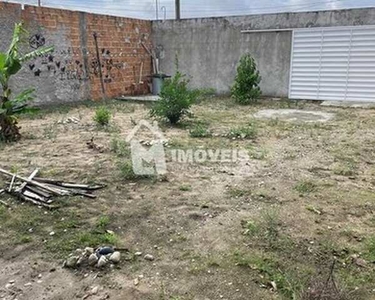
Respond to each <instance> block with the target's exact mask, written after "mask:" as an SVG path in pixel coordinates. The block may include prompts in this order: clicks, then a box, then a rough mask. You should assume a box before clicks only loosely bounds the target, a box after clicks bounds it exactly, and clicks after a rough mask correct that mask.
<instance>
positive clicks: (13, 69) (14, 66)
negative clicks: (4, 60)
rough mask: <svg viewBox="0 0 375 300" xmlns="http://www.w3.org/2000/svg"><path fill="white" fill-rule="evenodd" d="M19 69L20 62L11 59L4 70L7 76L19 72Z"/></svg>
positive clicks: (20, 66)
mask: <svg viewBox="0 0 375 300" xmlns="http://www.w3.org/2000/svg"><path fill="white" fill-rule="evenodd" d="M21 68H22V65H21V62H20V61H19V60H18V59H12V60H11V61H10V63H9V65H8V66H7V69H6V70H7V73H8V76H9V75H14V74H17V72H18V71H19V70H21Z"/></svg>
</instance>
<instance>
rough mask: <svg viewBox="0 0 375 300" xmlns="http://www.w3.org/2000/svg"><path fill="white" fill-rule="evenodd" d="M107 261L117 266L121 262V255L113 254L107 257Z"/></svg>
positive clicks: (118, 253)
mask: <svg viewBox="0 0 375 300" xmlns="http://www.w3.org/2000/svg"><path fill="white" fill-rule="evenodd" d="M109 260H110V261H111V262H113V263H115V264H118V263H119V262H120V260H121V253H120V252H118V251H115V252H113V253H112V254H111V256H110V257H109Z"/></svg>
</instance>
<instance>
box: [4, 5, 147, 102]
mask: <svg viewBox="0 0 375 300" xmlns="http://www.w3.org/2000/svg"><path fill="white" fill-rule="evenodd" d="M21 21H22V22H24V25H25V28H26V30H27V31H28V33H29V36H28V37H27V44H26V45H24V46H23V47H24V49H23V50H24V51H29V50H33V49H37V48H38V47H41V46H49V45H53V46H55V51H54V52H53V53H51V54H48V55H45V56H43V57H38V58H36V59H34V60H32V61H29V62H27V63H26V64H25V65H24V67H23V69H22V70H21V72H20V73H19V74H17V75H16V77H15V78H14V79H13V80H12V82H11V84H12V86H13V87H14V88H15V91H20V90H22V89H25V88H28V87H35V88H36V89H37V92H36V95H37V98H36V100H35V102H34V103H35V104H42V105H50V104H55V103H67V102H76V101H81V100H86V99H93V100H99V99H102V97H103V92H102V83H101V79H100V66H101V69H102V74H103V82H104V91H105V96H106V97H107V98H113V97H117V96H121V95H131V94H135V93H137V94H144V93H147V92H148V91H149V87H148V85H147V84H143V85H140V86H135V85H134V84H135V83H138V82H139V81H144V82H146V81H147V76H149V75H151V58H150V56H149V55H148V53H147V52H146V50H145V49H144V48H143V46H142V44H141V43H142V42H143V43H144V44H145V45H146V46H147V47H151V22H150V21H145V20H137V19H129V18H122V17H112V16H106V15H96V14H89V13H83V12H77V11H68V10H61V9H52V8H46V7H34V6H25V7H24V9H22V7H21V5H18V4H10V3H4V2H1V3H0V29H1V32H2V34H1V35H0V50H1V51H5V50H6V49H7V47H8V45H9V43H10V39H11V36H12V32H13V28H14V24H15V23H16V22H21ZM94 33H96V34H97V37H98V38H97V40H98V49H99V51H98V52H99V60H100V66H99V61H98V57H97V51H96V45H95V40H94V36H93V34H94ZM141 65H142V66H143V72H142V80H140V79H139V77H140V69H141Z"/></svg>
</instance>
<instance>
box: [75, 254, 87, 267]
mask: <svg viewBox="0 0 375 300" xmlns="http://www.w3.org/2000/svg"><path fill="white" fill-rule="evenodd" d="M87 261H88V259H87V256H84V255H83V256H80V257H79V259H78V261H77V266H81V265H84V264H85V263H86V262H87Z"/></svg>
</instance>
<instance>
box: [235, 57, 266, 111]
mask: <svg viewBox="0 0 375 300" xmlns="http://www.w3.org/2000/svg"><path fill="white" fill-rule="evenodd" d="M261 79H262V78H261V76H260V75H259V71H258V70H257V66H256V63H255V60H254V58H252V57H251V55H250V54H245V55H243V56H242V57H241V59H240V62H239V65H238V67H237V75H236V78H235V82H234V85H233V86H232V89H231V92H232V97H233V98H234V99H235V100H236V102H238V103H239V104H243V105H245V104H251V103H255V102H256V101H257V99H258V98H259V96H260V95H261V93H262V92H261V90H260V88H259V83H260V81H261Z"/></svg>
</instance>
